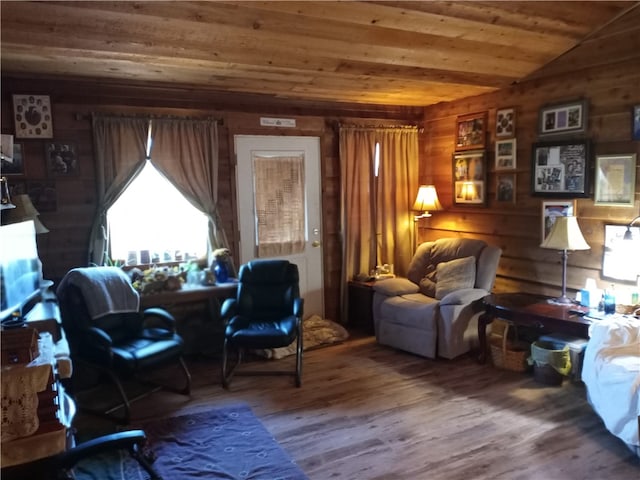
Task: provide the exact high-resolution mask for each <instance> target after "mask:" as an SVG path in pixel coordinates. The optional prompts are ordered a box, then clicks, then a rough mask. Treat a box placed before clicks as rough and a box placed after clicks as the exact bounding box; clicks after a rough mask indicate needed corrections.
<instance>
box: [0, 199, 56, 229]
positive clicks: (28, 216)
mask: <svg viewBox="0 0 640 480" xmlns="http://www.w3.org/2000/svg"><path fill="white" fill-rule="evenodd" d="M12 201H13V204H14V205H15V206H16V208H12V209H11V210H7V211H6V212H5V215H6V221H4V223H7V224H9V223H18V222H24V221H26V220H33V223H34V226H35V228H36V233H47V232H48V231H49V229H48V228H47V227H45V226H44V225H43V224H42V222H41V221H40V220H39V219H38V215H40V213H39V212H38V210H36V207H34V206H33V203H31V199H30V198H29V195H26V194H22V195H16V196H14V197H13V199H12Z"/></svg>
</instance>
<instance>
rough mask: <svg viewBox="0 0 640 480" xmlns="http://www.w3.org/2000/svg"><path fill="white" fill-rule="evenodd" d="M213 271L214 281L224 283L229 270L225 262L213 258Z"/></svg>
mask: <svg viewBox="0 0 640 480" xmlns="http://www.w3.org/2000/svg"><path fill="white" fill-rule="evenodd" d="M213 273H214V274H215V275H216V283H225V282H226V281H228V280H229V270H228V269H227V264H226V263H225V262H223V261H222V262H219V261H217V260H215V265H214V267H213Z"/></svg>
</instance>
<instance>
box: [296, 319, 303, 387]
mask: <svg viewBox="0 0 640 480" xmlns="http://www.w3.org/2000/svg"><path fill="white" fill-rule="evenodd" d="M303 341H304V340H303V335H302V321H300V323H299V324H298V343H297V346H296V387H298V388H300V387H301V386H302V358H303V356H304V345H303Z"/></svg>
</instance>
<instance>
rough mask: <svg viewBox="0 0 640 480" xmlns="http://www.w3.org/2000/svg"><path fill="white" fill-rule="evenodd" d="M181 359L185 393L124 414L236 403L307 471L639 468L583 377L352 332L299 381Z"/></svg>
mask: <svg viewBox="0 0 640 480" xmlns="http://www.w3.org/2000/svg"><path fill="white" fill-rule="evenodd" d="M277 362H278V367H279V368H282V367H281V366H282V365H290V366H291V367H292V368H293V359H292V358H287V359H283V360H280V361H277ZM188 363H189V365H190V369H191V372H192V376H193V383H194V388H193V393H192V395H191V398H190V399H187V398H185V397H182V396H179V395H175V394H172V393H162V392H161V393H156V394H153V395H152V396H150V397H148V398H146V399H144V400H141V401H139V402H137V403H135V404H134V406H133V417H134V419H135V420H134V422H141V421H144V420H145V419H148V418H154V417H160V416H173V415H177V414H181V413H187V412H193V411H201V410H206V409H207V408H211V407H217V406H221V405H225V404H232V403H237V402H244V403H247V404H249V405H250V406H251V408H252V409H253V411H254V412H255V414H256V415H257V416H258V417H259V418H260V419H261V420H262V422H263V423H264V425H265V426H266V427H267V429H268V430H269V431H270V432H271V433H272V434H273V435H274V436H275V438H276V439H277V440H278V441H279V442H280V444H281V445H282V446H283V447H284V448H285V449H286V450H287V452H289V454H290V455H291V456H292V457H293V458H294V459H295V460H296V462H297V463H298V465H300V467H301V468H302V470H304V471H305V472H306V473H307V475H308V476H309V478H311V479H312V480H325V479H326V480H329V479H332V480H336V479H345V480H382V479H418V480H421V479H425V480H432V479H433V480H439V479H442V480H458V479H460V480H463V479H464V480H468V479H498V480H514V479H516V480H518V479H527V480H530V479H534V480H537V479H544V480H554V479H576V480H577V479H590V480H599V479H608V480H611V479H621V480H626V479H630V480H631V479H638V478H640V459H639V458H638V457H636V456H635V455H634V454H633V453H632V452H631V451H630V450H629V449H628V448H627V447H626V446H625V445H624V444H623V443H622V442H621V441H620V440H619V439H617V438H616V437H615V436H613V435H611V434H610V433H609V432H608V431H607V430H606V429H605V427H604V425H603V423H602V421H601V420H600V418H599V417H598V416H597V415H596V413H595V412H594V411H593V410H592V408H591V406H590V405H589V404H588V402H587V400H586V390H585V387H584V385H583V384H582V383H574V382H569V381H565V383H564V384H563V385H562V386H561V387H551V386H545V385H541V384H539V383H537V382H535V381H534V379H533V377H532V376H531V375H530V374H521V373H515V372H509V371H503V370H497V369H495V368H494V367H492V366H490V365H478V364H477V362H476V361H475V358H474V357H473V356H472V355H469V356H464V357H462V358H458V359H456V360H453V361H450V360H428V359H424V358H421V357H417V356H415V355H411V354H408V353H403V352H399V351H397V350H393V349H390V348H387V347H382V346H379V345H377V344H376V343H375V340H374V339H373V338H372V337H359V338H353V339H351V340H349V341H347V342H345V343H343V344H341V345H335V346H330V347H326V348H322V349H318V350H313V351H309V352H305V361H304V375H303V386H302V388H300V389H298V388H295V386H294V385H293V379H292V378H289V377H266V376H262V377H236V378H234V379H233V381H232V384H231V388H230V390H229V391H227V390H224V389H223V388H222V387H221V386H220V374H219V361H218V359H214V358H197V359H193V358H192V359H189V362H188ZM253 363H254V365H252V368H254V369H255V368H268V367H273V366H274V362H273V361H260V362H253ZM77 424H79V425H78V428H79V429H82V428H83V427H84V428H89V429H90V428H96V425H97V424H96V420H95V419H94V418H93V417H88V416H86V415H81V416H80V418H79V421H78V422H77Z"/></svg>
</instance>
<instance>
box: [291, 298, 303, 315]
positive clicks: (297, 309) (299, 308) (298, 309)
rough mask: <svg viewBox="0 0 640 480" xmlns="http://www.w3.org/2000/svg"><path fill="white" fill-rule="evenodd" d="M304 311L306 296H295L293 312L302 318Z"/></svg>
mask: <svg viewBox="0 0 640 480" xmlns="http://www.w3.org/2000/svg"><path fill="white" fill-rule="evenodd" d="M303 312H304V298H294V299H293V314H294V315H295V316H296V317H298V318H300V319H302V315H303Z"/></svg>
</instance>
